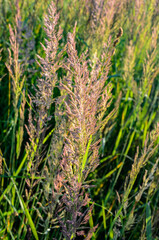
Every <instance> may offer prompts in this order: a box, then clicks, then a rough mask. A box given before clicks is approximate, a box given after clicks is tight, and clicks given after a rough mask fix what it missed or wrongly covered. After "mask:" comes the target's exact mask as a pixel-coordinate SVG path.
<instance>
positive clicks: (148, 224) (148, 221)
mask: <svg viewBox="0 0 159 240" xmlns="http://www.w3.org/2000/svg"><path fill="white" fill-rule="evenodd" d="M146 238H147V240H152V227H151V208H150V204H149V203H147V204H146Z"/></svg>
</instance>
